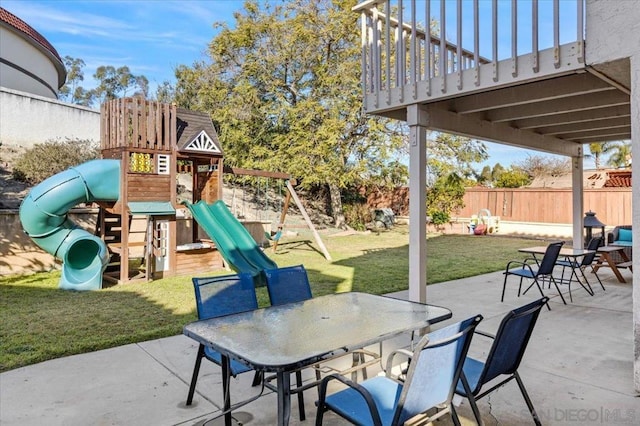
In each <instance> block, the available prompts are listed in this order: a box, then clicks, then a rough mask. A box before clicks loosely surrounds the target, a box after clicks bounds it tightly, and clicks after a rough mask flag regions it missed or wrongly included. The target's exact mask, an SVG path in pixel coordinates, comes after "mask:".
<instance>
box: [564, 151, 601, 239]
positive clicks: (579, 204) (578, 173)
mask: <svg viewBox="0 0 640 426" xmlns="http://www.w3.org/2000/svg"><path fill="white" fill-rule="evenodd" d="M580 152H581V153H582V148H581V149H580ZM571 184H572V185H571V188H572V191H571V192H572V199H573V212H572V217H573V220H572V222H573V247H574V248H579V249H581V248H584V237H583V233H584V232H583V231H584V229H583V228H584V226H583V224H584V162H583V157H582V155H581V156H579V157H571ZM603 237H604V235H603Z"/></svg>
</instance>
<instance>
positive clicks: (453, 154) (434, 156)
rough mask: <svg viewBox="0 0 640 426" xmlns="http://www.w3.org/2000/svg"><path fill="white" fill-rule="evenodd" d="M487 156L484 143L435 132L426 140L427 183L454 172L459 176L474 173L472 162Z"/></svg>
mask: <svg viewBox="0 0 640 426" xmlns="http://www.w3.org/2000/svg"><path fill="white" fill-rule="evenodd" d="M487 158H489V156H488V154H487V147H486V145H485V144H484V143H482V142H480V141H477V140H473V139H469V138H466V137H464V136H456V135H451V134H448V133H437V134H436V137H435V138H434V139H432V140H431V139H430V140H429V141H427V174H428V179H427V185H428V186H429V185H430V183H429V182H433V181H437V180H438V179H439V178H440V177H442V176H449V175H450V174H451V173H454V172H455V173H456V174H457V175H459V176H461V177H465V178H467V177H472V176H474V175H475V172H474V170H473V167H472V166H473V164H474V163H479V162H481V161H484V160H486V159H487Z"/></svg>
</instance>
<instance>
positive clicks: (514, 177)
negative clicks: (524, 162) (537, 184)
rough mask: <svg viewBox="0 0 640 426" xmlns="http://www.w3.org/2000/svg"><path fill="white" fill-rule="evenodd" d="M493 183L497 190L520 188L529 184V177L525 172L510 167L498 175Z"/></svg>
mask: <svg viewBox="0 0 640 426" xmlns="http://www.w3.org/2000/svg"><path fill="white" fill-rule="evenodd" d="M494 183H495V186H496V187H498V188H520V187H522V186H525V185H528V184H529V183H531V177H530V176H529V174H528V173H527V172H526V171H524V170H522V169H519V168H517V167H511V168H510V169H508V170H505V171H503V172H502V173H500V176H499V177H498V179H496V181H495V182H494Z"/></svg>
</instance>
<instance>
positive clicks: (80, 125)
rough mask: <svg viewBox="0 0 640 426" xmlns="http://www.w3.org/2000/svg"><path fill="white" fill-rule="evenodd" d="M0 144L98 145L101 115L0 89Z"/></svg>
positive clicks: (88, 109) (54, 101)
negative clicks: (80, 141)
mask: <svg viewBox="0 0 640 426" xmlns="http://www.w3.org/2000/svg"><path fill="white" fill-rule="evenodd" d="M0 105H1V107H0V123H2V125H1V126H0V142H2V143H3V144H5V145H17V146H22V147H25V148H29V147H31V146H33V145H34V144H35V143H42V142H46V141H47V140H51V139H60V140H65V138H69V139H83V140H93V141H95V142H99V141H100V111H96V110H93V109H90V108H86V107H82V106H79V105H72V104H67V103H64V102H60V101H57V100H54V99H49V98H45V97H41V96H36V95H31V94H29V93H24V92H18V91H15V90H11V89H7V88H5V87H0Z"/></svg>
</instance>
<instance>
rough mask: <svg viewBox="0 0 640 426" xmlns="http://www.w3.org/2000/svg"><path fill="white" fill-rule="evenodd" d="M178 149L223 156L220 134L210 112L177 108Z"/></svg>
mask: <svg viewBox="0 0 640 426" xmlns="http://www.w3.org/2000/svg"><path fill="white" fill-rule="evenodd" d="M177 121H178V130H177V137H178V151H182V152H189V153H192V154H193V153H200V154H205V155H208V156H216V157H222V156H223V152H222V147H221V146H220V141H219V140H218V134H217V133H216V129H215V128H214V127H213V123H212V122H211V118H210V117H209V115H208V114H206V113H203V112H197V111H190V110H188V109H184V108H178V109H177Z"/></svg>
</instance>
